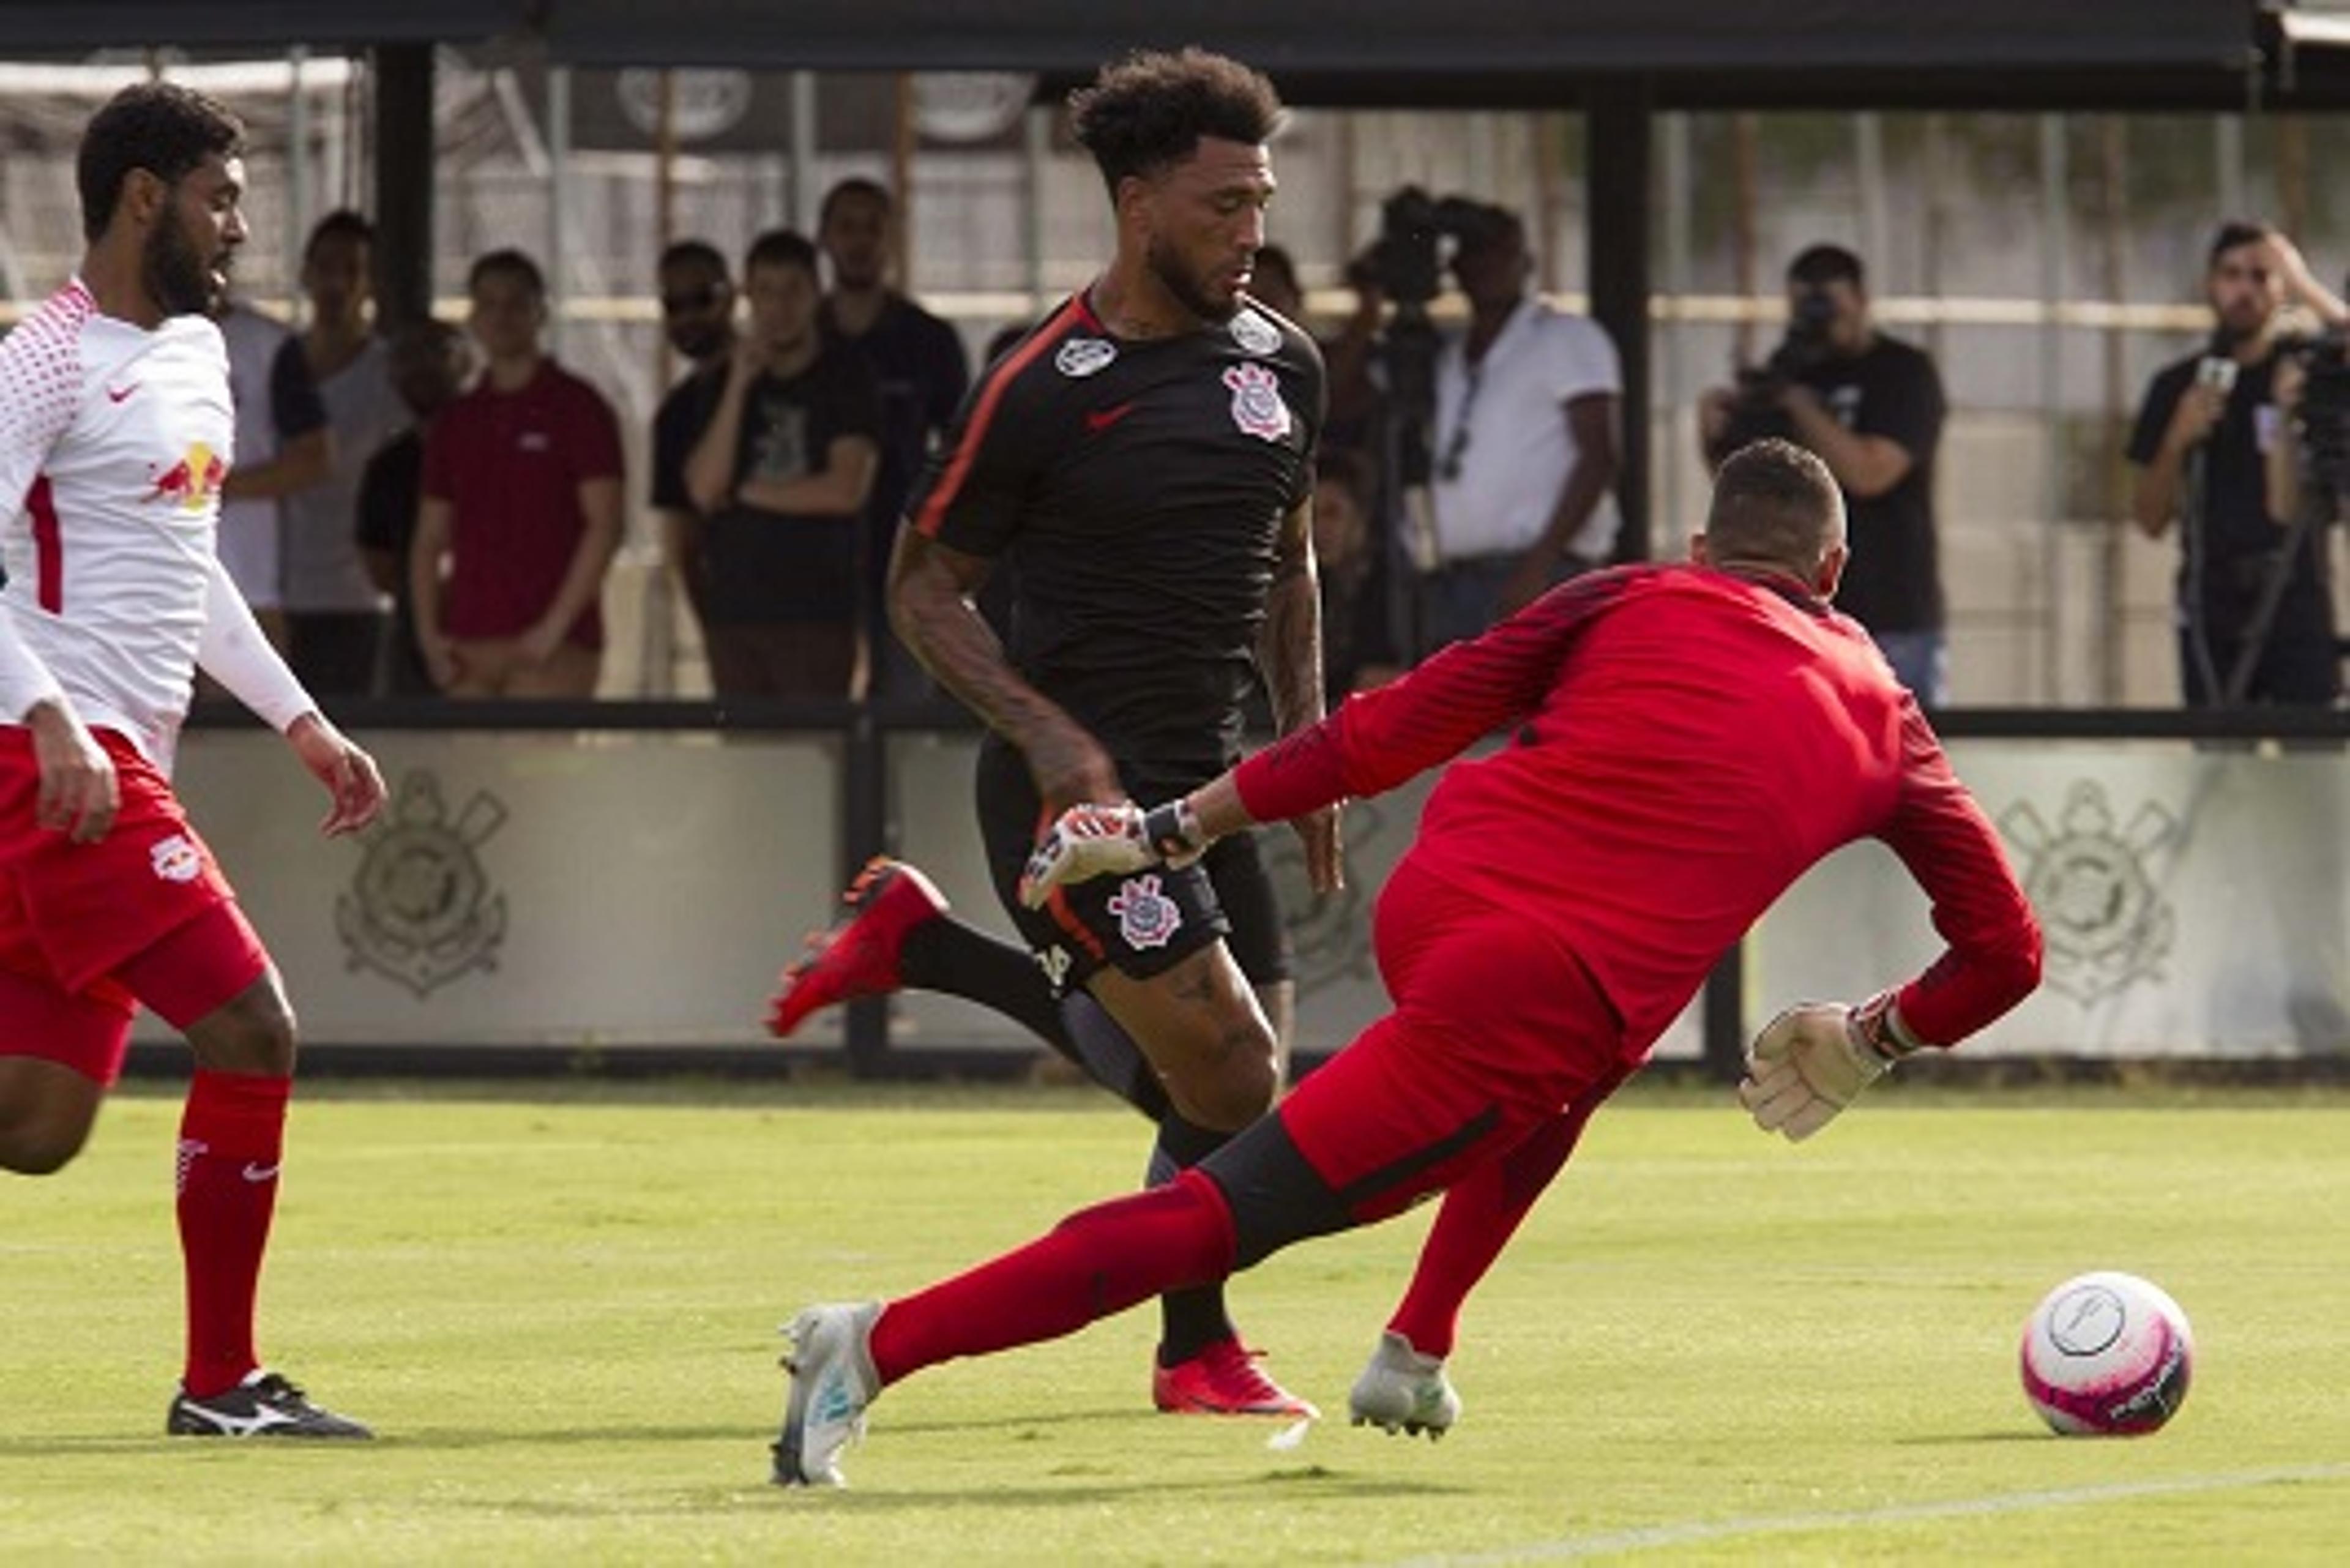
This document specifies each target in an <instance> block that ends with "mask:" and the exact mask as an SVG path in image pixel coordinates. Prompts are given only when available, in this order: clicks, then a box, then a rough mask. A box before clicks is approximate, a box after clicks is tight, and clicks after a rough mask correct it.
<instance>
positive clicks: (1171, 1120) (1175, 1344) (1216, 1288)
mask: <svg viewBox="0 0 2350 1568" xmlns="http://www.w3.org/2000/svg"><path fill="white" fill-rule="evenodd" d="M1231 1137H1232V1134H1230V1133H1223V1132H1214V1131H1211V1130H1210V1129H1209V1128H1207V1127H1200V1126H1198V1125H1197V1124H1195V1123H1192V1122H1187V1121H1185V1120H1184V1119H1183V1118H1182V1117H1181V1116H1178V1115H1177V1114H1176V1113H1175V1112H1173V1111H1171V1110H1170V1111H1169V1112H1168V1113H1167V1114H1166V1115H1165V1116H1161V1117H1160V1118H1159V1142H1158V1144H1157V1145H1156V1146H1155V1147H1153V1148H1152V1149H1151V1151H1150V1181H1149V1184H1150V1185H1151V1186H1153V1187H1163V1186H1165V1185H1166V1184H1167V1183H1168V1182H1170V1181H1172V1180H1174V1179H1175V1175H1176V1173H1177V1172H1178V1171H1183V1170H1189V1169H1191V1167H1193V1166H1195V1165H1197V1164H1199V1163H1200V1162H1201V1160H1203V1159H1205V1158H1208V1156H1210V1155H1211V1154H1213V1153H1214V1152H1215V1151H1216V1150H1218V1149H1220V1148H1222V1147H1223V1146H1224V1144H1225V1142H1226V1141H1227V1140H1228V1139H1230V1138H1231ZM1235 1332H1236V1331H1235V1330H1234V1329H1233V1327H1232V1316H1231V1314H1228V1313H1227V1312H1225V1310H1224V1287H1223V1286H1222V1284H1213V1285H1200V1286H1196V1287H1194V1288H1193V1289H1191V1290H1185V1291H1169V1292H1168V1293H1166V1294H1165V1295H1163V1296H1160V1297H1159V1366H1176V1365H1177V1364H1178V1363H1180V1362H1185V1361H1189V1360H1191V1357H1193V1356H1195V1355H1199V1354H1200V1352H1201V1351H1203V1350H1205V1349H1207V1348H1208V1346H1210V1345H1213V1344H1215V1343H1216V1341H1218V1340H1220V1339H1230V1338H1232V1335H1233V1334H1234V1333H1235Z"/></svg>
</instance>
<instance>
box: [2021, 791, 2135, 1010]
mask: <svg viewBox="0 0 2350 1568" xmlns="http://www.w3.org/2000/svg"><path fill="white" fill-rule="evenodd" d="M1999 828H2000V831H2001V832H2002V833H2003V834H2005V835H2006V836H2007V840H2008V842H2009V843H2011V844H2012V845H2014V846H2016V848H2018V849H2020V850H2022V852H2023V854H2024V855H2025V856H2026V857H2027V858H2026V860H2025V862H2024V865H2023V890H2024V893H2025V895H2026V896H2027V897H2029V898H2031V900H2032V907H2033V909H2034V910H2036V911H2037V912H2038V913H2039V916H2040V926H2041V932H2042V935H2043V938H2044V940H2045V941H2046V943H2047V957H2046V961H2045V963H2044V964H2043V975H2042V979H2043V983H2045V984H2046V985H2047V986H2048V988H2049V989H2050V990H2052V991H2058V992H2064V994H2065V995H2067V996H2069V997H2072V998H2073V999H2074V1001H2076V1002H2083V1003H2088V1002H2095V1001H2097V1000H2099V999H2100V998H2102V997H2105V996H2108V995H2111V994H2113V993H2115V992H2120V991H2122V990H2125V989H2126V988H2127V987H2129V986H2131V985H2134V984H2136V983H2137V981H2142V980H2159V979H2161V978H2162V961H2163V960H2164V959H2165V958H2166V957H2168V955H2169V952H2170V944H2171V940H2172V937H2173V935H2174V934H2175V927H2176V924H2177V921H2176V919H2175V918H2174V915H2173V912H2172V910H2171V907H2170V901H2169V900H2168V899H2167V898H2164V897H2163V896H2162V894H2161V892H2160V891H2159V890H2158V889H2157V888H2156V887H2155V885H2154V878H2153V877H2151V876H2149V875H2148V874H2147V867H2148V865H2149V864H2150V863H2151V862H2152V860H2153V858H2154V857H2155V855H2156V854H2157V853H2158V852H2160V851H2161V850H2162V849H2163V848H2164V847H2165V846H2168V845H2169V844H2171V843H2172V842H2173V841H2174V840H2175V839H2176V838H2177V837H2178V818H2177V817H2175V816H2173V815H2170V813H2169V812H2168V811H2166V810H2165V809H2163V808H2162V807H2161V806H2159V805H2155V804H2154V803H2153V802H2152V801H2147V802H2145V803H2144V804H2142V805H2139V806H2138V808H2137V813H2136V814H2135V815H2133V816H2132V817H2131V818H2130V823H2129V826H2128V828H2127V830H2126V831H2121V832H2117V831H2116V829H2115V826H2114V813H2113V807H2112V806H2111V805H2108V804H2107V803H2106V792H2105V787H2104V786H2103V785H2101V784H2097V783H2096V782H2095V780H2092V779H2082V780H2079V781H2077V782H2075V783H2074V785H2073V787H2072V788H2071V789H2069V790H2067V791H2066V792H2065V794H2064V811H2063V812H2061V813H2060V814H2059V815H2058V816H2057V818H2056V826H2055V827H2054V829H2053V830H2052V829H2051V828H2050V827H2049V826H2048V824H2047V823H2046V821H2044V820H2043V818H2042V817H2041V815H2040V813H2039V812H2037V811H2035V810H2033V807H2032V805H2031V804H2030V803H2029V802H2027V801H2018V802H2016V803H2015V804H2014V805H2011V806H2009V807H2008V808H2007V809H2006V810H2005V811H2003V812H2002V813H2000V817H1999Z"/></svg>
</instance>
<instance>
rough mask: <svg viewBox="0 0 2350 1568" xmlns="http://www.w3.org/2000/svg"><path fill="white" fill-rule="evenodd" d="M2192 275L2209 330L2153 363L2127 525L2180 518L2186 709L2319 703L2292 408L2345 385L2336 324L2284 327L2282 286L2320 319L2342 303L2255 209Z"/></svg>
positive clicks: (2326, 654)
mask: <svg viewBox="0 0 2350 1568" xmlns="http://www.w3.org/2000/svg"><path fill="white" fill-rule="evenodd" d="M2203 287H2204V294H2205V296H2206V297H2207V298H2208V299H2209V300H2210V305H2211V314H2212V316H2213V317H2215V326H2214V329H2213V331H2212V335H2211V341H2210V344H2209V345H2208V346H2207V347H2205V348H2202V349H2200V350H2199V351H2198V352H2196V353H2193V354H2190V355H2188V356H2187V357H2186V358H2182V359H2179V360H2178V361H2177V362H2175V363H2173V364H2171V365H2168V366H2166V367H2165V368H2164V369H2162V370H2161V371H2160V372H2158V374H2157V375H2156V376H2155V378H2154V379H2153V381H2152V382H2151V383H2150V384H2149V385H2148V386H2147V392H2146V399H2145V401H2144V402H2143V403H2142V404H2141V405H2140V407H2139V409H2138V416H2137V429H2136V431H2135V432H2134V433H2133V434H2132V435H2131V437H2130V444H2129V457H2130V461H2131V462H2133V463H2136V464H2137V469H2138V473H2137V490H2136V493H2135V494H2134V496H2133V510H2134V511H2135V512H2136V514H2137V522H2138V526H2140V527H2141V528H2143V529H2145V530H2146V532H2147V535H2149V536H2150V537H2154V538H2160V537H2161V536H2162V535H2164V534H2165V533H2166V532H2168V529H2169V527H2170V524H2171V520H2172V519H2173V518H2177V519H2178V522H2179V543H2180V550H2179V568H2178V649H2179V670H2180V687H2181V691H2182V692H2183V694H2184V697H2185V701H2186V702H2187V705H2188V706H2189V707H2192V708H2201V707H2215V706H2228V705H2232V704H2235V703H2240V702H2247V701H2251V702H2289V703H2314V704H2317V705H2320V706H2325V705H2330V704H2332V703H2333V701H2334V699H2335V697H2336V696H2337V695H2338V694H2339V692H2340V690H2341V669H2340V662H2341V661H2340V658H2339V655H2338V653H2337V651H2336V649H2335V646H2334V610H2333V599H2332V592H2331V589H2330V588H2329V587H2328V586H2327V583H2326V576H2325V555H2324V534H2323V533H2322V532H2320V531H2319V530H2317V529H2314V528H2310V527H2305V526H2295V520H2296V519H2297V518H2298V517H2299V515H2300V512H2301V492H2302V485H2301V484H2300V483H2299V481H2300V473H2299V470H2300V466H2301V459H2302V457H2303V453H2302V452H2300V451H2299V450H2298V447H2297V443H2296V442H2295V440H2294V434H2293V427H2294V425H2295V424H2296V422H2298V421H2297V419H2296V413H2297V412H2299V414H2300V417H2301V418H2303V419H2310V420H2316V419H2333V418H2334V404H2336V403H2337V402H2340V401H2342V400H2344V393H2345V392H2350V388H2345V385H2344V381H2343V379H2342V378H2341V377H2340V376H2339V375H2336V374H2334V369H2337V368H2338V366H2339V363H2340V359H2341V340H2340V339H2339V338H2338V337H2334V338H2329V339H2320V340H2316V341H2314V342H2310V341H2304V342H2299V343H2292V342H2288V341H2287V340H2285V339H2284V338H2283V337H2282V325H2283V317H2284V315H2285V306H2286V304H2287V302H2288V300H2291V301H2297V302H2298V303H2299V304H2300V305H2302V306H2304V307H2306V308H2307V309H2308V310H2309V311H2310V312H2312V313H2313V314H2314V315H2315V316H2316V317H2318V318H2319V319H2320V320H2321V321H2322V322H2324V325H2325V327H2327V328H2328V329H2329V330H2333V331H2338V330H2339V329H2340V328H2342V327H2343V326H2344V325H2345V321H2350V309H2345V306H2344V305H2343V302H2342V300H2341V299H2340V298H2339V297H2337V296H2335V295H2334V294H2333V293H2332V292H2331V291H2330V290H2328V289H2327V288H2325V287H2324V286H2323V285H2321V284H2319V283H2318V282H2317V281H2316V280H2315V279H2314V277H2312V276H2311V275H2310V272H2309V267H2308V265H2307V264H2306V263H2305V262H2303V260H2302V256H2301V252H2300V251H2299V249H2297V248H2296V247H2295V246H2294V245H2293V242H2292V241H2291V240H2289V239H2287V238H2286V237H2285V236H2284V235H2282V234H2279V233H2277V232H2276V231H2275V230H2274V229H2272V228H2270V227H2268V226H2266V225H2265V224H2258V223H2228V224H2226V225H2224V226H2223V227H2222V228H2221V229H2220V233H2219V234H2218V236H2217V237H2216V238H2215V239H2214V240H2213V241H2212V242H2211V251H2210V265H2209V266H2208V268H2207V270H2206V272H2205V274H2204V279H2203ZM2281 349H2290V350H2291V352H2288V353H2282V354H2281V352H2280V350H2281ZM2287 366H2289V367H2290V369H2281V368H2282V367H2287ZM2311 372H2314V374H2312V373H2311ZM2304 384H2306V385H2307V386H2308V387H2309V388H2310V389H2311V391H2312V392H2314V394H2315V400H2317V401H2321V402H2323V403H2324V405H2325V407H2324V408H2323V409H2311V410H2296V409H2295V407H2294V405H2296V404H2300V403H2303V402H2304V401H2307V400H2310V399H2309V395H2308V394H2306V393H2304V392H2303V386H2304ZM2337 389H2339V390H2337ZM2346 411H2350V410H2346ZM2335 422H2338V421H2335ZM2318 477H2319V478H2320V479H2321V480H2324V479H2325V478H2326V477H2327V476H2324V475H2320V476H2318ZM2326 488H2327V486H2326V485H2323V484H2322V485H2321V486H2320V487H2319V493H2321V494H2323V493H2324V491H2325V489H2326ZM2313 499H2315V497H2313ZM2324 504H2326V506H2327V507H2328V509H2329V510H2330V507H2331V504H2332V503H2331V500H2330V498H2328V499H2327V500H2326V501H2325V502H2324Z"/></svg>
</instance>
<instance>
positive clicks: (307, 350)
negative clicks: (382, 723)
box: [278, 212, 409, 697]
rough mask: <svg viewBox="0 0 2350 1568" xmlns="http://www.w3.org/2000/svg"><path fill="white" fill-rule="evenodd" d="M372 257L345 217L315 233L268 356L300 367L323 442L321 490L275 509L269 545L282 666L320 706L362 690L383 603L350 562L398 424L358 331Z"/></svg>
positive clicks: (371, 237) (393, 395)
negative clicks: (297, 328) (296, 310)
mask: <svg viewBox="0 0 2350 1568" xmlns="http://www.w3.org/2000/svg"><path fill="white" fill-rule="evenodd" d="M374 247H375V226H374V225H373V224H371V223H369V222H368V221H367V220H366V219H365V218H363V217H361V216H360V215H359V213H353V212H334V213H328V214H327V215H326V216H325V217H324V218H321V219H320V220H319V221H318V225H317V227H316V228H314V229H312V230H311V231H310V241H309V244H307V245H306V246H305V247H304V248H303V252H302V290H303V293H304V294H305V295H307V296H308V298H309V301H310V324H309V326H308V327H307V328H305V329H304V331H303V333H302V335H301V336H300V337H296V338H292V339H289V340H288V341H287V342H286V346H285V347H284V348H280V349H279V350H278V353H279V354H280V355H291V356H294V357H295V358H298V359H300V360H301V361H302V362H303V366H304V369H305V370H306V372H307V375H308V377H309V379H310V380H311V382H312V383H313V385H315V386H316V387H317V397H318V401H319V402H320V404H321V405H323V406H324V408H325V410H326V415H327V428H328V431H330V432H331V435H332V445H333V465H332V466H331V467H330V468H329V469H328V472H327V476H326V479H325V482H324V483H320V484H317V485H314V486H312V487H311V488H309V489H307V490H303V491H300V492H297V493H294V494H290V495H288V496H286V499H285V501H284V503H283V504H282V510H283V518H282V521H283V524H284V532H283V533H282V535H280V537H281V539H282V550H281V557H282V558H281V562H280V568H281V572H282V579H283V586H284V589H285V598H286V661H287V662H288V663H289V664H291V665H292V666H293V667H294V673H295V674H296V675H298V676H300V677H301V678H302V683H303V684H304V685H305V686H307V687H308V688H309V689H310V690H311V691H314V692H316V693H317V694H318V695H319V696H321V697H348V696H362V695H365V694H366V693H367V692H368V691H371V690H373V689H374V686H375V675H376V659H377V657H378V654H379V652H380V649H381V647H382V644H383V639H384V613H383V612H384V603H383V596H382V594H381V593H380V592H379V591H378V589H377V587H376V585H375V582H374V580H373V578H372V577H371V576H369V572H368V566H367V562H366V561H365V560H364V559H362V558H361V557H360V555H359V533H358V529H357V526H356V524H357V520H358V507H359V473H360V471H361V470H362V469H364V468H365V467H366V466H367V462H368V460H369V458H370V457H372V456H374V455H375V452H376V449H377V448H378V447H380V446H381V445H382V444H383V443H384V441H386V440H388V439H389V438H390V436H391V435H392V434H393V433H394V432H396V431H399V430H400V428H401V427H403V426H404V425H406V424H407V423H408V418H409V416H408V410H406V409H405V408H403V407H402V406H401V404H400V394H399V393H398V392H397V391H396V390H394V389H393V387H392V384H391V371H390V351H389V350H388V349H387V348H386V347H385V345H384V342H383V340H382V339H381V338H380V337H377V336H376V335H375V332H374V329H373V328H372V327H371V326H370V325H369V319H368V302H369V299H370V298H371V297H372V296H373V294H374V284H373V268H372V262H373V251H374Z"/></svg>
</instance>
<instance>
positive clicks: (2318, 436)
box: [2276, 328, 2350, 495]
mask: <svg viewBox="0 0 2350 1568" xmlns="http://www.w3.org/2000/svg"><path fill="white" fill-rule="evenodd" d="M2276 352H2277V357H2278V358H2281V359H2283V358H2290V359H2293V360H2294V361H2295V362H2297V363H2298V364H2299V365H2300V366H2301V369H2302V374H2303V377H2304V378H2305V379H2304V380H2303V387H2302V394H2301V450H2302V456H2303V462H2304V466H2306V468H2307V469H2308V471H2309V472H2310V474H2311V476H2312V477H2314V479H2315V480H2316V481H2317V483H2320V484H2322V485H2324V487H2325V488H2326V489H2328V490H2330V491H2332V492H2334V494H2336V495H2350V337H2345V335H2344V333H2343V332H2342V331H2341V329H2339V328H2334V329H2332V330H2329V331H2325V332H2317V333H2307V334H2298V335H2293V336H2288V337H2280V338H2278V339H2277V343H2276Z"/></svg>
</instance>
